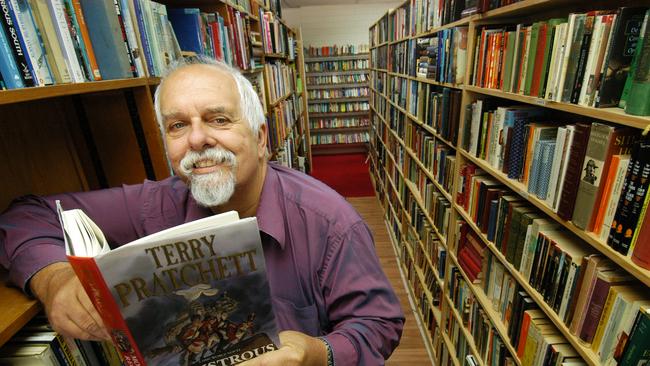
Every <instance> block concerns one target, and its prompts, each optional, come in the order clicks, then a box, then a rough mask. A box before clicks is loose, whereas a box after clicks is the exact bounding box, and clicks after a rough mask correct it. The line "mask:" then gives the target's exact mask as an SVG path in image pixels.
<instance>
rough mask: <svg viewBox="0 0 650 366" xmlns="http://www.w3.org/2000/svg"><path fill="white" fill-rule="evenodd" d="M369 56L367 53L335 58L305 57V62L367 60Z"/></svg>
mask: <svg viewBox="0 0 650 366" xmlns="http://www.w3.org/2000/svg"><path fill="white" fill-rule="evenodd" d="M369 56H370V54H369V53H357V54H353V55H336V56H309V57H305V62H319V61H343V60H367V59H368V57H369Z"/></svg>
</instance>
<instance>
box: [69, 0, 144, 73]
mask: <svg viewBox="0 0 650 366" xmlns="http://www.w3.org/2000/svg"><path fill="white" fill-rule="evenodd" d="M81 8H82V10H83V15H84V18H85V20H86V25H87V26H88V33H89V35H90V40H91V42H92V44H93V47H94V50H95V55H96V56H97V64H98V65H99V72H100V74H101V77H102V79H104V80H112V79H124V78H130V77H132V76H133V73H132V71H131V65H130V63H129V55H128V53H127V50H126V48H125V47H124V39H123V37H122V30H121V29H120V23H119V20H118V18H117V13H116V11H115V6H114V5H113V2H112V1H111V2H108V1H92V0H81Z"/></svg>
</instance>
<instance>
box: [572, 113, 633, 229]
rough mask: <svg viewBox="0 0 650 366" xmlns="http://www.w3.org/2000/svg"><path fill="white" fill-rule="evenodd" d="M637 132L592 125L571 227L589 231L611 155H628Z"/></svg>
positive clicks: (591, 227) (596, 124)
mask: <svg viewBox="0 0 650 366" xmlns="http://www.w3.org/2000/svg"><path fill="white" fill-rule="evenodd" d="M637 135H638V133H637V132H636V131H635V130H632V129H627V128H616V127H613V126H609V125H605V124H600V123H594V124H593V125H592V127H591V133H590V134H589V143H588V144H587V152H586V154H585V159H584V162H583V165H582V169H581V172H582V173H581V174H582V177H581V178H580V184H579V187H578V193H577V197H576V204H575V208H574V210H573V218H572V220H571V221H573V224H574V225H576V226H577V227H579V228H581V229H583V230H588V231H592V230H593V226H594V221H595V220H594V219H595V214H594V207H595V205H596V203H597V202H598V201H599V200H600V199H601V197H602V192H603V190H604V187H605V182H603V181H602V180H603V179H604V178H606V177H607V174H608V171H609V166H610V164H611V159H612V155H617V154H629V152H630V150H631V147H632V144H633V143H634V140H635V138H636V136H637Z"/></svg>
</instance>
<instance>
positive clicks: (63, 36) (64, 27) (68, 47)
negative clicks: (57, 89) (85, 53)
mask: <svg viewBox="0 0 650 366" xmlns="http://www.w3.org/2000/svg"><path fill="white" fill-rule="evenodd" d="M38 3H46V4H47V8H48V10H49V13H50V17H51V18H52V23H53V26H54V29H55V30H56V38H57V40H58V41H59V45H60V46H61V53H62V55H63V59H64V61H65V64H66V66H67V68H68V71H69V72H70V79H71V81H72V82H74V83H83V82H84V81H86V77H85V75H84V72H83V70H82V66H81V60H79V58H77V53H76V49H75V43H74V41H73V39H72V35H71V34H70V30H69V28H68V19H67V13H66V10H65V5H64V4H63V0H51V1H44V0H38V1H37V4H38ZM41 6H42V5H39V7H41Z"/></svg>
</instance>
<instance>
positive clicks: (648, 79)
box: [625, 10, 650, 116]
mask: <svg viewBox="0 0 650 366" xmlns="http://www.w3.org/2000/svg"><path fill="white" fill-rule="evenodd" d="M649 17H650V10H648V11H647V12H646V20H645V21H644V23H643V24H644V29H643V31H642V32H641V33H640V34H641V37H640V38H639V42H638V44H637V48H638V49H639V60H638V62H637V64H636V69H635V70H634V71H633V72H632V73H630V75H631V76H632V84H631V86H630V93H629V95H628V97H627V102H626V105H625V113H628V114H632V115H636V116H650V62H648V60H649V59H650V25H648V18H649Z"/></svg>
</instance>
